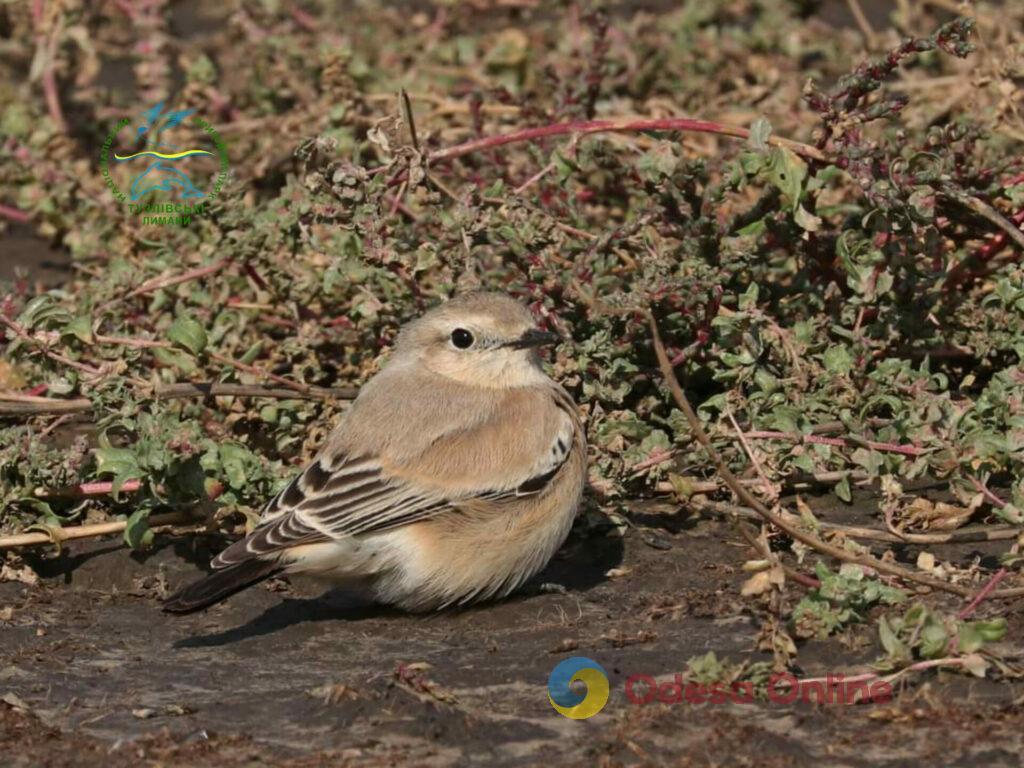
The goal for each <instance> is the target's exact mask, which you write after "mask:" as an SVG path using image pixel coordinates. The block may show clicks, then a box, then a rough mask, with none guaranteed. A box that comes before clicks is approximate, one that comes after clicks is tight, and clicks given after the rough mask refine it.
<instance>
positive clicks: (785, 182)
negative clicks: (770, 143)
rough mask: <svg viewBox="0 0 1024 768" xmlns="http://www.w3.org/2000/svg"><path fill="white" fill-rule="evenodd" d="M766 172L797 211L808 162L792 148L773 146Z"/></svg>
mask: <svg viewBox="0 0 1024 768" xmlns="http://www.w3.org/2000/svg"><path fill="white" fill-rule="evenodd" d="M765 172H766V174H767V177H768V181H770V182H771V183H772V184H774V185H775V186H776V187H777V188H778V190H779V191H780V192H781V193H782V194H783V195H784V196H785V198H786V201H787V202H788V203H789V204H790V205H791V206H792V207H793V210H794V211H795V210H796V207H797V205H799V203H800V190H801V188H802V187H803V183H804V179H805V178H806V177H807V163H805V162H804V161H803V160H801V159H800V156H799V155H797V154H796V153H795V152H794V151H793V150H791V149H786V148H784V147H772V148H771V151H770V152H769V153H768V166H767V168H766V169H765Z"/></svg>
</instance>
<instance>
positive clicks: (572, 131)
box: [427, 117, 826, 163]
mask: <svg viewBox="0 0 1024 768" xmlns="http://www.w3.org/2000/svg"><path fill="white" fill-rule="evenodd" d="M641 131H692V132H695V133H713V134H717V135H719V136H732V137H734V138H737V139H747V138H749V137H750V131H749V130H747V129H746V128H740V127H739V126H737V125H728V124H726V123H718V122H713V121H711V120H694V119H691V118H686V117H670V118H660V119H652V118H619V119H617V120H576V121H572V122H567V123H554V124H552V125H542V126H540V127H537V128H526V129H523V130H521V131H512V132H511V133H502V134H498V135H497V136H485V137H483V138H480V139H473V140H472V141H467V142H464V143H462V144H456V145H455V146H453V147H447V148H445V149H438V150H435V151H434V152H431V153H430V154H429V155H428V156H427V160H428V162H430V163H438V162H441V161H443V160H451V159H453V158H456V157H462V156H463V155H469V154H472V153H473V152H480V151H482V150H487V149H494V148H495V147H503V146H505V145H506V144H517V143H519V142H524V141H536V140H538V139H546V138H549V137H551V136H569V135H578V136H586V135H589V134H592V133H639V132H641ZM768 143H769V144H773V145H775V146H778V147H784V148H786V149H789V150H791V151H793V152H795V153H796V154H798V155H801V156H803V157H807V158H810V159H811V160H818V161H822V162H824V161H825V160H826V156H825V153H824V152H822V151H821V150H820V149H817V148H816V147H812V146H810V145H809V144H803V143H801V142H799V141H792V140H790V139H783V138H781V137H779V136H769V137H768Z"/></svg>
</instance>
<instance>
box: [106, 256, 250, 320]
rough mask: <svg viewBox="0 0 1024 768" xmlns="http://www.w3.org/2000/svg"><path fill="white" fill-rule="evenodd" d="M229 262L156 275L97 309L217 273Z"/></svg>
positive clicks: (222, 260) (219, 262)
mask: <svg viewBox="0 0 1024 768" xmlns="http://www.w3.org/2000/svg"><path fill="white" fill-rule="evenodd" d="M229 263H231V259H221V260H220V261H218V262H216V263H214V264H211V265H210V266H208V267H198V268H197V269H192V270H189V271H188V272H184V273H182V274H180V275H177V276H175V277H155V278H153V279H152V280H147V281H146V282H145V283H143V284H142V285H140V286H139V287H138V288H136V289H134V290H133V291H129V292H128V293H126V294H125V295H124V296H122V297H120V298H118V299H111V300H110V301H108V302H107V303H106V304H104V305H103V306H101V307H100V308H99V309H98V310H97V314H98V313H101V312H103V310H105V309H108V308H110V307H111V306H113V305H114V304H116V303H117V302H119V301H124V300H126V299H133V298H135V297H136V296H142V295H143V294H146V293H152V292H153V291H156V290H159V289H161V288H171V287H173V286H175V285H181V284H182V283H187V282H188V281H189V280H198V279H199V278H201V277H207V276H208V275H212V274H215V273H217V272H220V271H221V270H222V269H224V267H226V266H227V265H228V264H229Z"/></svg>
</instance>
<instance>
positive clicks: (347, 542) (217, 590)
mask: <svg viewBox="0 0 1024 768" xmlns="http://www.w3.org/2000/svg"><path fill="white" fill-rule="evenodd" d="M556 341H558V337H557V336H555V335H554V334H551V333H547V332H544V331H541V330H539V329H538V328H537V327H536V325H535V323H534V320H533V318H532V316H531V315H530V313H529V312H528V311H527V310H526V309H525V308H524V307H522V306H521V305H520V304H518V303H517V302H515V301H514V300H512V299H510V298H508V297H506V296H503V295H500V294H494V293H473V294H467V295H465V296H462V297H459V298H456V299H453V300H452V301H449V302H448V303H447V304H443V305H441V306H440V307H437V308H436V309H434V310H432V311H430V312H428V313H427V314H425V315H424V316H423V317H421V318H419V319H418V320H415V321H413V322H411V323H409V324H408V325H407V326H405V327H404V328H403V329H402V331H401V333H400V334H399V336H398V339H397V341H396V344H395V349H394V352H393V354H392V355H391V358H390V360H389V361H388V363H387V364H386V365H385V367H384V368H383V370H381V372H380V373H378V374H377V375H376V376H374V377H373V378H372V379H371V380H370V381H368V382H367V383H366V385H365V386H364V387H363V388H362V390H361V391H360V393H359V396H358V397H357V398H356V400H355V401H354V402H353V403H352V406H351V407H350V408H349V409H348V411H347V412H346V413H345V414H344V416H343V417H342V419H341V421H340V423H339V424H338V426H337V427H336V428H335V429H334V431H333V432H332V433H331V435H330V436H329V437H328V439H327V442H326V444H325V445H324V447H323V449H322V450H321V451H320V453H319V454H318V455H317V457H316V458H315V459H314V460H313V461H312V462H311V463H310V464H309V465H308V466H307V467H306V468H305V470H304V471H303V472H302V474H300V475H299V476H298V477H296V478H295V479H294V480H293V481H292V482H291V483H290V484H289V485H288V486H287V487H286V488H285V489H284V490H283V491H282V492H281V493H280V494H279V495H278V496H277V497H276V498H275V499H273V500H272V501H271V502H270V503H269V504H268V505H267V507H266V508H265V509H264V511H263V515H262V517H261V520H260V523H259V525H258V526H257V527H256V529H255V530H253V532H252V533H250V534H249V535H248V536H246V537H245V538H244V539H242V540H241V541H238V542H236V543H235V544H233V545H231V546H230V547H228V548H227V549H226V550H224V551H223V552H221V553H220V555H218V556H217V557H216V558H215V559H214V560H213V563H212V567H213V569H214V570H213V572H212V573H211V574H209V575H208V576H207V577H205V578H204V579H202V580H200V581H198V582H196V583H195V584H192V585H190V586H188V587H185V588H184V589H182V590H181V591H180V592H178V593H177V594H175V595H173V596H172V597H171V598H169V599H168V600H167V602H166V603H165V604H164V607H165V609H166V610H168V611H174V612H187V611H192V610H197V609H200V608H204V607H206V606H208V605H211V604H213V603H216V602H218V601H220V600H223V599H224V598H226V597H228V596H229V595H231V594H233V593H235V592H237V591H239V590H240V589H243V588H245V587H247V586H250V585H252V584H255V583H257V582H259V581H261V580H263V579H265V578H267V577H268V576H271V575H273V574H277V573H299V572H302V573H310V574H315V575H319V576H323V577H327V578H329V579H331V580H333V581H335V582H338V583H341V584H346V585H349V586H356V587H363V588H365V589H366V590H368V592H369V594H370V596H372V597H373V598H374V599H376V600H377V601H379V602H382V603H388V604H393V605H397V606H400V607H402V608H406V609H410V610H431V609H438V608H444V607H446V606H451V605H462V604H466V603H469V602H471V601H475V600H482V599H487V598H496V597H502V596H505V595H507V594H509V593H510V592H512V591H513V590H514V589H516V588H517V587H519V586H520V585H521V584H523V582H525V581H526V580H527V579H529V578H530V577H531V576H533V575H534V574H536V573H537V572H538V571H540V570H541V569H542V568H543V567H544V566H545V565H546V564H547V562H548V561H549V560H550V559H551V557H552V555H554V553H555V551H556V550H557V549H558V548H559V547H560V546H561V544H562V542H563V541H564V540H565V538H566V536H567V535H568V533H569V529H570V527H571V526H572V521H573V518H574V516H575V512H576V508H577V507H578V505H579V502H580V498H581V495H582V493H583V486H584V482H585V479H586V444H585V439H584V433H583V429H582V426H581V423H580V418H579V414H578V411H577V409H576V406H575V404H574V403H573V401H572V399H571V398H570V397H569V395H568V394H567V393H566V392H565V390H564V389H562V387H560V386H559V385H558V384H556V383H555V382H554V381H552V380H551V379H550V378H548V376H547V375H546V374H545V373H544V371H543V369H542V368H541V365H540V359H539V356H538V354H537V348H538V347H540V346H542V345H546V344H552V343H554V342H556Z"/></svg>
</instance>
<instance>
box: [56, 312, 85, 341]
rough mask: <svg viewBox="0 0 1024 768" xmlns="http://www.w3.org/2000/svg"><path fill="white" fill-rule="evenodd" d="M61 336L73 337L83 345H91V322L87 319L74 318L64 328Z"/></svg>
mask: <svg viewBox="0 0 1024 768" xmlns="http://www.w3.org/2000/svg"><path fill="white" fill-rule="evenodd" d="M61 333H62V335H63V336H74V337H75V338H76V339H78V340H79V341H81V342H83V343H85V344H92V320H90V319H89V318H88V317H76V318H75V319H74V320H72V321H71V322H70V323H68V324H67V325H65V326H64V330H63V331H62V332H61Z"/></svg>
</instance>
